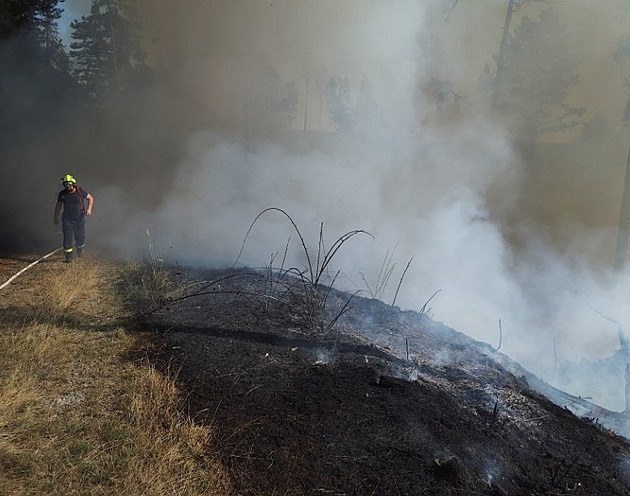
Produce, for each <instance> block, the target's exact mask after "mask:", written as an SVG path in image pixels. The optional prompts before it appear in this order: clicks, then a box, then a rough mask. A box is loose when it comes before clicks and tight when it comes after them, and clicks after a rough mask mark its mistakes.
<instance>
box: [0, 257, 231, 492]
mask: <svg viewBox="0 0 630 496" xmlns="http://www.w3.org/2000/svg"><path fill="white" fill-rule="evenodd" d="M123 273H124V274H125V278H127V277H129V271H128V270H127V272H124V271H122V269H121V268H120V267H117V266H114V265H108V264H105V263H99V262H95V261H93V260H92V261H90V260H86V261H81V262H80V263H76V264H71V265H70V266H66V265H64V264H62V263H58V262H51V263H47V264H41V265H38V266H36V267H34V268H33V269H31V270H30V271H29V272H27V273H25V274H24V275H23V276H21V277H20V278H19V279H17V280H16V281H15V282H14V283H12V284H11V285H10V286H9V287H7V288H5V290H3V291H2V292H1V293H0V363H1V364H2V367H1V368H0V494H3V495H29V496H31V495H35V496H37V495H51V494H64V495H75V494H76V495H88V494H89V495H196V494H199V495H201V494H204V495H210V496H213V495H216V496H223V495H230V494H232V491H231V489H230V481H229V478H228V476H227V474H226V471H225V469H224V468H223V466H222V465H221V464H220V463H219V462H218V461H217V460H216V459H215V458H213V456H212V455H211V454H212V453H216V451H217V450H216V449H214V448H213V443H214V438H213V432H212V431H211V430H210V429H209V428H208V427H204V426H200V425H196V424H195V423H194V422H193V421H192V420H191V419H190V418H189V417H188V416H187V415H186V414H185V409H184V405H183V403H182V395H181V392H180V391H179V390H178V389H177V387H176V385H175V382H174V380H173V374H163V373H161V372H159V371H158V370H156V369H155V368H154V367H153V366H152V365H151V363H150V362H149V360H146V359H139V360H138V359H136V360H135V361H131V360H130V359H129V358H127V357H129V356H136V357H137V356H143V353H144V354H145V355H148V354H149V353H150V348H151V346H153V345H152V342H151V340H148V339H143V338H141V337H140V336H139V335H137V334H134V333H132V332H130V331H129V330H128V329H126V328H125V327H123V326H121V324H120V322H122V321H121V320H120V317H123V316H124V310H123V308H124V305H123V299H124V296H125V295H123V299H121V296H120V295H119V294H118V293H117V291H119V289H120V288H121V287H127V288H129V287H130V286H129V285H121V284H120V277H122V274H123ZM154 275H156V276H159V274H154ZM134 297H137V295H135V296H134Z"/></svg>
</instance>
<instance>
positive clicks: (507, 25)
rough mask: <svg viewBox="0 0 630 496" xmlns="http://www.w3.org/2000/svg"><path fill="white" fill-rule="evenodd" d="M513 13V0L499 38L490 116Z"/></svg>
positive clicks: (493, 108)
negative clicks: (499, 43)
mask: <svg viewBox="0 0 630 496" xmlns="http://www.w3.org/2000/svg"><path fill="white" fill-rule="evenodd" d="M513 11H514V0H509V2H508V7H507V12H506V14H505V24H504V25H503V36H502V37H501V45H500V46H499V57H498V58H497V72H496V74H495V76H494V88H492V102H491V103H490V115H492V114H494V111H495V109H496V106H497V99H498V97H499V87H500V86H501V80H502V78H503V66H504V65H505V45H506V43H507V38H508V34H509V32H510V23H511V22H512V12H513Z"/></svg>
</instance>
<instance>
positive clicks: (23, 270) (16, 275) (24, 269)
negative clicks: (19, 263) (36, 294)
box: [0, 248, 61, 289]
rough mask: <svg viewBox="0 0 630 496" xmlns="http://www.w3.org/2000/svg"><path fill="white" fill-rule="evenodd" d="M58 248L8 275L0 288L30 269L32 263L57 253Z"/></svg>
mask: <svg viewBox="0 0 630 496" xmlns="http://www.w3.org/2000/svg"><path fill="white" fill-rule="evenodd" d="M59 250H61V248H57V249H56V250H54V251H51V252H50V253H49V254H48V255H44V256H43V257H42V258H40V259H39V260H35V261H34V262H33V263H32V264H29V265H27V266H26V267H24V268H23V269H22V270H20V271H19V272H18V273H17V274H14V275H13V276H11V277H9V279H8V280H7V281H6V282H5V283H3V284H2V285H0V289H3V288H5V287H6V286H8V285H9V283H10V282H11V281H13V280H14V279H15V278H16V277H18V276H19V275H20V274H22V273H24V272H26V271H27V270H28V269H30V268H31V267H32V266H33V265H35V264H38V263H39V262H41V261H42V260H45V259H47V258H48V257H50V256H52V255H54V254H55V253H57V252H58V251H59Z"/></svg>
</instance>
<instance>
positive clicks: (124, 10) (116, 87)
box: [70, 0, 148, 103]
mask: <svg viewBox="0 0 630 496" xmlns="http://www.w3.org/2000/svg"><path fill="white" fill-rule="evenodd" d="M71 27H72V29H73V33H72V39H73V40H74V41H73V42H72V43H71V44H70V52H71V57H72V60H73V62H74V67H75V72H74V73H75V77H76V79H77V81H78V82H79V84H80V85H81V86H82V87H83V88H84V90H85V92H86V95H87V96H88V98H89V99H90V100H91V101H92V102H95V103H101V102H102V101H103V100H104V99H105V98H107V97H108V96H110V95H114V94H116V93H120V92H124V91H126V90H128V89H131V88H133V87H136V86H137V85H139V84H141V83H142V82H143V81H145V80H146V78H147V76H148V69H147V66H146V64H145V58H146V55H145V53H144V51H143V50H142V47H141V45H140V25H139V23H138V22H137V16H136V10H135V8H134V5H133V1H130V0H94V1H93V2H92V7H91V10H90V14H89V15H87V16H82V17H81V19H80V20H76V21H74V22H73V23H72V24H71Z"/></svg>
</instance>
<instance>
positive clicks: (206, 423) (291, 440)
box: [0, 257, 630, 496]
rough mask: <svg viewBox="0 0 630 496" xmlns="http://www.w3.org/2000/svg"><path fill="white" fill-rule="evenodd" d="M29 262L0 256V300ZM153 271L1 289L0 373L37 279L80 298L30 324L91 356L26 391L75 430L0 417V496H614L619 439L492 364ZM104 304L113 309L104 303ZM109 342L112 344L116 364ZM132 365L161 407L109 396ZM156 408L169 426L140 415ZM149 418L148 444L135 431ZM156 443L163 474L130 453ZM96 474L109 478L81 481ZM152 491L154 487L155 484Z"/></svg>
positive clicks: (258, 275)
mask: <svg viewBox="0 0 630 496" xmlns="http://www.w3.org/2000/svg"><path fill="white" fill-rule="evenodd" d="M27 260H28V257H24V258H11V257H5V258H0V282H2V281H4V280H6V279H7V278H8V277H9V276H10V275H12V274H13V273H15V272H17V270H19V268H21V267H22V266H24V264H25V263H26V262H27ZM91 266H98V267H99V269H98V270H96V269H91V268H90V267H91ZM157 269H158V268H156V267H149V268H146V267H144V268H136V269H134V270H133V271H129V270H128V269H124V270H123V269H122V268H121V267H120V266H119V265H117V264H109V263H107V264H105V263H104V262H99V261H96V260H82V261H81V262H80V263H79V264H70V266H67V265H65V264H63V263H61V262H60V261H59V260H58V259H52V260H49V261H47V262H45V263H42V264H40V265H38V266H35V267H34V268H33V269H31V270H30V271H29V272H27V273H26V274H25V275H24V276H21V277H20V278H19V279H18V280H17V281H16V282H15V283H13V284H12V285H11V286H10V287H9V288H5V291H3V294H2V296H3V298H2V300H1V301H2V306H1V307H0V312H2V313H1V314H0V318H1V319H2V325H3V333H4V334H5V335H8V334H11V339H5V340H4V341H3V346H5V351H6V353H7V356H9V355H8V353H9V352H10V350H9V349H8V348H7V347H8V346H13V344H12V343H15V342H17V341H18V339H19V337H20V336H22V337H23V336H25V335H27V333H28V332H32V330H29V329H32V328H33V326H32V325H31V324H29V325H27V322H26V321H27V319H25V318H23V317H24V315H26V314H27V313H25V312H24V311H23V310H22V306H23V305H26V303H25V302H26V300H27V299H33V298H35V299H41V301H49V300H50V288H48V289H46V290H44V289H45V288H46V287H47V286H48V287H49V286H50V281H51V280H55V281H57V283H59V284H61V285H62V286H63V281H64V279H66V280H67V274H69V273H74V272H78V273H79V274H80V276H79V280H78V282H77V281H67V282H68V284H69V285H72V286H73V287H74V286H78V285H80V284H81V283H82V284H83V286H85V285H86V281H87V282H89V284H88V285H87V286H88V289H90V292H88V293H87V294H86V293H82V295H81V297H80V302H79V303H80V305H79V306H80V307H81V309H82V310H81V311H82V313H81V315H80V317H81V318H80V319H78V318H71V317H72V316H71V313H72V311H75V310H72V309H73V306H74V307H77V302H76V301H74V303H72V302H70V303H69V304H67V305H66V306H65V307H64V306H63V305H62V306H61V307H60V306H59V305H57V306H54V307H51V306H50V302H49V303H46V305H48V306H46V307H45V308H44V307H42V308H44V310H45V311H42V310H41V309H40V311H38V312H37V315H38V319H39V320H40V321H41V320H43V315H48V316H49V317H50V316H51V315H52V317H54V322H55V325H56V326H57V327H58V330H57V331H55V332H56V334H55V335H59V336H61V337H64V339H65V337H66V336H68V335H71V336H72V339H73V343H74V344H73V347H74V348H73V349H75V351H76V350H78V349H83V348H82V346H83V347H85V345H84V344H81V343H83V342H84V341H87V340H92V341H94V340H96V341H95V342H94V348H91V349H92V350H93V352H91V353H89V354H88V353H85V352H82V353H80V354H77V356H76V357H75V358H73V360H75V361H77V360H78V362H77V363H80V365H81V370H82V371H83V372H81V377H80V379H81V380H79V378H77V370H74V371H71V372H72V373H71V374H70V373H69V375H68V376H64V375H63V374H62V373H61V368H62V367H61V368H60V366H59V365H58V364H57V370H56V371H55V374H54V375H55V377H56V378H57V379H56V382H55V381H53V383H54V384H52V383H51V378H50V377H43V374H35V376H36V377H37V378H38V379H37V380H39V381H40V383H39V385H38V387H37V388H35V389H34V391H35V390H37V391H38V392H39V393H38V394H42V393H41V391H46V390H47V388H48V389H50V388H52V386H53V385H54V387H55V388H57V389H56V390H55V391H52V390H51V392H50V397H51V398H57V399H55V400H54V401H52V400H51V399H50V398H48V399H45V400H44V399H42V400H41V401H40V402H37V401H35V400H34V399H31V400H29V401H34V402H35V403H36V404H38V405H39V406H38V408H40V409H41V412H44V411H47V410H46V409H50V408H53V407H54V408H57V409H59V408H61V407H60V406H59V401H57V400H58V399H59V398H62V399H63V398H65V399H66V400H67V401H69V402H71V403H72V404H71V405H70V406H71V407H72V408H71V410H69V411H70V412H72V413H73V415H76V412H77V411H80V410H81V409H82V408H86V411H85V412H84V415H85V416H84V417H81V418H82V420H81V422H83V423H82V424H81V425H83V428H81V429H77V428H76V425H75V424H76V423H77V422H79V420H76V419H75V421H74V423H73V424H72V425H73V426H75V427H73V428H72V429H71V428H70V427H69V426H68V425H66V424H64V427H63V429H60V428H58V427H55V426H56V425H57V424H58V423H59V422H65V421H66V417H65V416H59V415H56V416H55V417H52V416H50V415H49V414H46V415H45V416H44V417H45V418H42V417H41V416H37V422H36V423H35V417H34V418H33V419H32V420H31V422H33V423H32V424H26V423H24V415H25V412H26V410H24V409H23V408H21V409H20V408H17V407H16V409H15V411H13V412H8V411H7V412H5V410H6V408H5V409H2V408H0V466H1V467H2V468H3V475H2V476H0V489H4V490H5V492H6V493H7V494H57V493H56V492H55V489H56V488H57V489H60V488H65V489H66V491H65V492H66V493H67V494H88V493H89V494H216V495H228V494H229V495H252V496H254V495H462V496H463V495H519V496H520V495H532V496H538V495H550V496H551V495H574V494H578V495H579V494H581V495H588V496H592V495H606V496H615V495H627V494H630V445H629V444H628V442H627V440H626V439H625V438H623V437H620V436H618V435H616V434H615V433H614V432H612V431H611V430H608V429H605V428H603V427H602V426H601V425H599V424H598V423H597V422H596V420H595V419H581V418H578V417H576V416H575V415H574V414H573V413H571V412H570V411H569V410H567V409H565V408H561V407H559V406H557V405H555V404H554V403H552V402H551V401H549V400H548V399H546V398H545V397H543V396H542V395H540V394H538V393H536V392H534V391H533V390H532V389H531V388H530V387H529V385H528V383H527V377H525V376H523V375H520V374H519V373H515V371H518V370H519V369H518V367H512V368H510V367H506V366H505V363H507V362H508V360H507V359H506V357H505V356H503V355H501V354H500V353H498V352H497V351H496V350H494V349H493V348H492V347H490V346H488V345H485V344H483V343H479V342H477V341H474V340H472V339H470V338H469V337H467V336H465V335H463V334H461V333H459V332H456V331H455V330H453V329H450V328H448V327H445V326H443V325H442V324H439V323H437V322H434V321H433V320H431V319H430V318H429V317H428V316H427V315H424V314H421V313H418V312H411V311H401V310H400V309H398V308H397V307H393V306H391V305H387V304H385V303H383V302H381V301H379V300H376V299H370V298H362V297H360V296H358V295H355V296H352V295H350V294H347V293H343V292H340V291H336V290H334V289H330V288H326V287H323V286H320V287H313V286H310V285H309V284H308V283H307V282H305V281H304V280H300V279H297V280H296V279H291V278H287V277H283V276H280V275H277V274H276V275H275V274H271V273H266V272H264V271H263V272H256V271H251V270H247V269H241V270H239V271H233V272H219V271H209V270H193V269H184V268H177V269H161V268H160V270H157ZM86 271H87V272H86ZM88 272H89V274H92V276H93V277H92V278H91V279H90V280H89V281H88V280H86V274H87V273H88ZM104 274H109V276H108V277H106V278H105V277H103V276H104ZM51 278H53V279H51ZM92 279H93V280H92ZM107 288H110V290H111V291H108V290H107ZM112 288H117V289H116V290H115V291H116V294H117V295H118V296H117V297H120V298H121V301H120V305H122V306H121V307H116V305H114V304H113V303H112V301H110V299H109V297H106V296H107V295H110V296H111V295H112V294H114V293H113V291H114V289H112ZM121 288H124V291H121ZM133 288H135V290H134V289H133ZM148 290H151V291H148ZM155 290H157V291H155ZM42 291H44V293H42V294H41V295H40V294H39V293H41V292H42ZM61 292H63V291H61ZM156 303H158V305H157V306H155V304H156ZM103 305H106V310H107V311H104V309H105V307H104V306H103ZM147 310H151V312H149V313H147ZM31 314H32V312H31ZM29 318H30V317H29ZM47 318H48V317H47ZM86 319H87V320H86ZM31 320H32V319H31ZM79 322H81V325H78V323H79ZM18 323H19V326H17V324H18ZM333 323H334V325H332V324H333ZM123 324H124V326H125V327H124V328H125V329H126V330H125V331H124V332H123V331H122V330H121V326H123ZM18 327H19V328H18ZM70 327H71V328H72V329H70ZM11 329H14V330H11ZM50 333H51V331H50V329H48V330H47V331H46V336H48V335H50ZM123 335H124V336H125V340H126V341H125V342H126V344H125V346H119V345H118V344H117V345H116V346H113V343H118V342H119V340H120V339H122V338H121V336H123ZM134 336H135V338H134V339H133V340H132V341H133V343H130V342H129V341H130V339H131V338H133V337H134ZM60 339H61V338H60ZM77 343H79V344H77ZM99 348H100V349H103V350H104V352H103V353H102V354H99V353H98V349H99ZM47 349H48V351H47V353H49V351H50V347H49V348H47ZM27 353H30V351H28V350H26V351H25V352H24V357H26V354H27ZM43 355H44V354H42V355H41V356H40V355H38V357H37V360H39V362H41V360H43V358H42V356H43ZM25 359H26V358H23V360H25ZM39 362H38V361H35V362H33V363H34V365H33V364H31V365H29V373H33V370H34V369H36V368H37V367H38V366H39V367H43V365H41V364H40V365H37V364H38V363H39ZM92 362H94V363H98V364H99V366H98V367H96V366H95V365H94V363H92ZM64 363H65V362H64ZM68 363H69V364H70V362H69V361H68ZM72 363H75V362H72ZM147 364H149V365H150V366H149V367H148V368H147ZM53 366H54V364H50V365H49V367H53ZM15 367H16V370H17V368H19V364H18V363H16V364H15ZM73 367H74V368H75V369H76V363H75V366H73ZM143 367H144V368H145V370H151V371H159V372H160V373H161V374H162V376H163V377H164V378H165V380H172V381H173V382H174V384H175V386H176V387H175V389H173V391H176V392H177V401H175V402H173V401H171V402H170V403H165V402H164V401H156V399H155V398H156V397H155V395H154V394H153V393H151V394H148V393H147V391H146V389H145V390H143V391H144V392H143V393H139V392H138V390H137V389H134V388H123V389H121V384H127V383H128V382H129V380H130V379H129V378H130V377H135V375H134V374H137V373H138V370H139V369H140V368H143ZM71 368H72V367H71ZM50 370H53V369H52V368H51V369H50ZM69 370H70V369H69ZM35 371H36V370H35ZM92 372H93V373H92ZM97 372H98V373H97ZM47 373H50V371H48V372H47ZM117 374H118V375H117ZM15 377H16V375H15V373H9V372H7V369H6V368H5V372H4V373H3V374H0V386H2V388H0V393H2V394H3V396H2V400H3V401H4V402H5V403H4V404H5V405H6V404H7V403H6V398H7V396H6V395H7V394H8V393H7V391H8V389H7V388H8V386H7V385H8V384H9V382H11V381H12V382H11V383H12V384H13V383H15V380H16V379H15ZM64 377H65V378H64ZM151 377H152V381H153V382H155V377H153V376H151ZM99 378H100V379H99ZM9 379H11V381H9ZM99 380H100V383H99ZM134 383H135V382H134ZM77 388H79V389H80V388H84V389H82V390H81V391H78V390H77V391H78V392H77V391H74V389H77ZM85 388H89V391H92V393H89V394H88V389H85ZM117 388H118V389H117ZM160 389H161V390H164V389H165V386H164V385H163V384H162V385H161V386H160ZM73 391H74V393H73ZM103 391H106V392H107V393H108V394H106V395H104V396H103ZM62 393H63V394H62ZM71 393H73V394H71ZM78 393H81V395H79V394H78ZM33 394H35V393H33ZM90 394H94V395H97V394H98V395H99V396H98V401H96V400H95V401H94V402H92V401H91V400H90V398H91V396H90ZM139 394H144V395H146V396H147V398H148V400H147V402H146V404H145V406H144V409H141V410H139V412H140V413H141V415H138V412H136V413H135V416H133V415H132V414H133V413H134V412H135V410H133V411H131V412H128V413H125V412H126V411H127V410H126V409H127V408H128V405H130V404H132V403H134V402H136V401H137V399H138V398H137V397H138V395H139ZM121 395H123V396H121ZM86 398H87V399H86ZM51 401H52V402H51ZM152 402H153V404H154V411H153V413H152V414H150V415H148V414H147V412H150V411H151V410H150V408H151V407H150V405H151V403H152ZM35 403H34V404H35ZM51 405H52V406H51ZM64 405H65V404H64ZM62 406H63V405H62ZM161 410H168V411H169V412H170V413H169V415H161V416H160V415H156V413H159V411H161ZM175 410H176V411H175ZM55 411H56V410H55ZM64 411H65V410H64ZM9 414H11V415H12V417H9ZM3 415H4V416H3ZM88 415H89V417H87V416H88ZM95 416H97V417H98V418H95ZM147 417H150V418H151V419H153V421H152V423H151V425H150V426H149V428H147V429H144V431H142V433H140V434H139V433H137V432H134V431H133V429H136V428H137V426H138V425H139V424H141V423H142V419H143V418H144V419H146V418H147ZM16 419H21V420H20V422H22V423H21V424H20V425H22V428H21V429H22V430H20V431H19V432H18V431H16V427H15V426H16V425H17V420H16ZM103 419H105V420H106V421H107V422H106V423H105V424H104V425H106V426H109V427H107V428H105V427H103V426H102V425H100V424H99V425H100V427H98V429H93V430H94V439H93V440H92V441H90V440H91V439H92V438H90V435H91V433H92V428H91V427H90V426H92V425H95V424H96V423H98V422H105V420H103ZM44 421H45V422H46V425H45V426H42V425H41V423H42V422H44ZM113 424H115V425H116V426H118V428H117V430H115V432H116V435H115V436H114V435H113V434H112V433H111V430H112V428H113V427H112V425H113ZM29 426H31V427H29ZM183 427H185V429H184V428H183ZM29 428H30V429H31V430H32V431H33V433H32V434H33V435H30V436H29V435H28V432H27V430H25V429H29ZM55 429H57V430H56V431H55ZM34 431H36V434H37V435H34ZM16 432H18V433H16ZM60 432H63V433H65V437H62V436H61V435H60V434H59V433H60ZM103 432H106V433H108V434H107V436H105V440H103V435H104V434H103ZM156 432H164V433H167V434H168V436H165V435H160V436H156V434H155V433H156ZM148 433H150V434H148ZM18 434H19V435H18ZM73 436H74V437H73ZM156 437H157V438H159V443H157V444H156V445H155V446H157V445H159V450H160V451H159V453H161V454H162V457H161V458H160V457H159V456H157V455H158V451H157V450H158V448H156V447H155V446H153V447H149V446H148V445H142V446H137V445H133V443H137V442H138V439H148V438H156ZM90 442H91V443H92V444H88V446H87V447H86V446H84V444H81V443H90ZM55 443H57V444H55ZM59 443H62V445H59ZM77 443H79V444H77ZM99 443H101V444H99ZM77 446H79V447H81V446H82V448H81V449H79V450H78V451H77V449H78V448H77ZM90 446H92V448H93V449H91V448H90ZM71 447H74V448H72V449H71ZM123 448H124V449H123ZM175 448H176V450H175ZM47 450H49V451H50V453H51V455H50V458H49V459H46V460H42V454H43V453H46V452H47ZM175 451H176V453H177V457H176V460H177V463H173V461H172V460H173V458H172V456H173V453H174V452H175ZM32 453H39V455H32ZM53 453H56V455H54V456H53ZM113 453H114V454H116V453H117V455H116V456H117V457H118V458H116V460H117V461H118V462H119V463H113V462H112V460H111V459H110V458H111V457H112V456H113ZM143 453H144V455H143ZM147 454H151V455H152V456H147ZM18 455H19V456H18ZM105 456H107V457H110V458H107V459H104V461H103V462H102V463H103V466H106V467H107V469H108V471H105V472H99V477H93V475H94V471H95V470H96V469H95V468H94V467H93V465H94V464H96V463H97V460H100V459H101V458H103V457H105ZM139 456H145V458H143V459H141V460H140V461H138V459H137V457H139ZM169 456H170V457H171V458H169ZM32 457H34V458H32ZM55 457H56V458H55ZM158 458H159V459H158ZM16 460H18V461H19V460H26V461H23V462H21V463H17V462H16ZM116 460H115V461H116ZM160 460H161V461H160ZM123 461H124V463H123ZM27 462H28V463H27ZM158 462H159V464H158V465H157V466H156V465H154V464H156V463H158ZM99 463H100V462H99ZM99 466H100V465H99ZM130 467H136V469H137V467H142V474H143V478H142V479H141V480H132V479H133V478H134V477H135V476H134V473H133V471H131V472H130V470H129V468H130ZM90 470H91V472H90ZM137 470H139V469H137ZM169 470H170V471H171V473H170V475H169ZM210 473H211V476H210V475H208V474H210ZM29 474H30V475H29ZM51 474H54V476H53V475H51ZM125 474H127V475H125ZM129 474H130V475H129ZM200 474H201V475H200ZM203 474H206V475H203ZM152 476H153V477H152ZM158 476H159V477H158ZM202 476H203V477H205V479H203V480H202ZM42 477H44V479H42ZM46 477H48V478H47V479H46ZM55 477H56V478H55ZM160 477H162V478H163V479H166V478H168V481H166V480H162V485H159V480H158V479H159V478H160ZM136 478H137V477H136ZM42 480H47V481H48V482H47V484H48V485H45V484H44V482H41V481H42ZM36 481H40V482H36ZM169 481H170V482H169ZM178 481H179V482H178ZM182 481H184V482H185V484H184V483H182ZM88 483H89V484H92V485H91V486H90V485H86V484H88ZM147 484H149V485H147ZM178 484H179V489H176V488H177V487H178ZM51 487H52V488H53V489H51ZM143 487H144V489H142V488H143ZM7 488H8V492H7ZM34 488H36V489H37V490H34ZM210 488H212V489H210ZM81 491H83V492H81ZM85 491H87V492H85ZM139 491H143V492H139ZM59 494H61V493H59Z"/></svg>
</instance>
